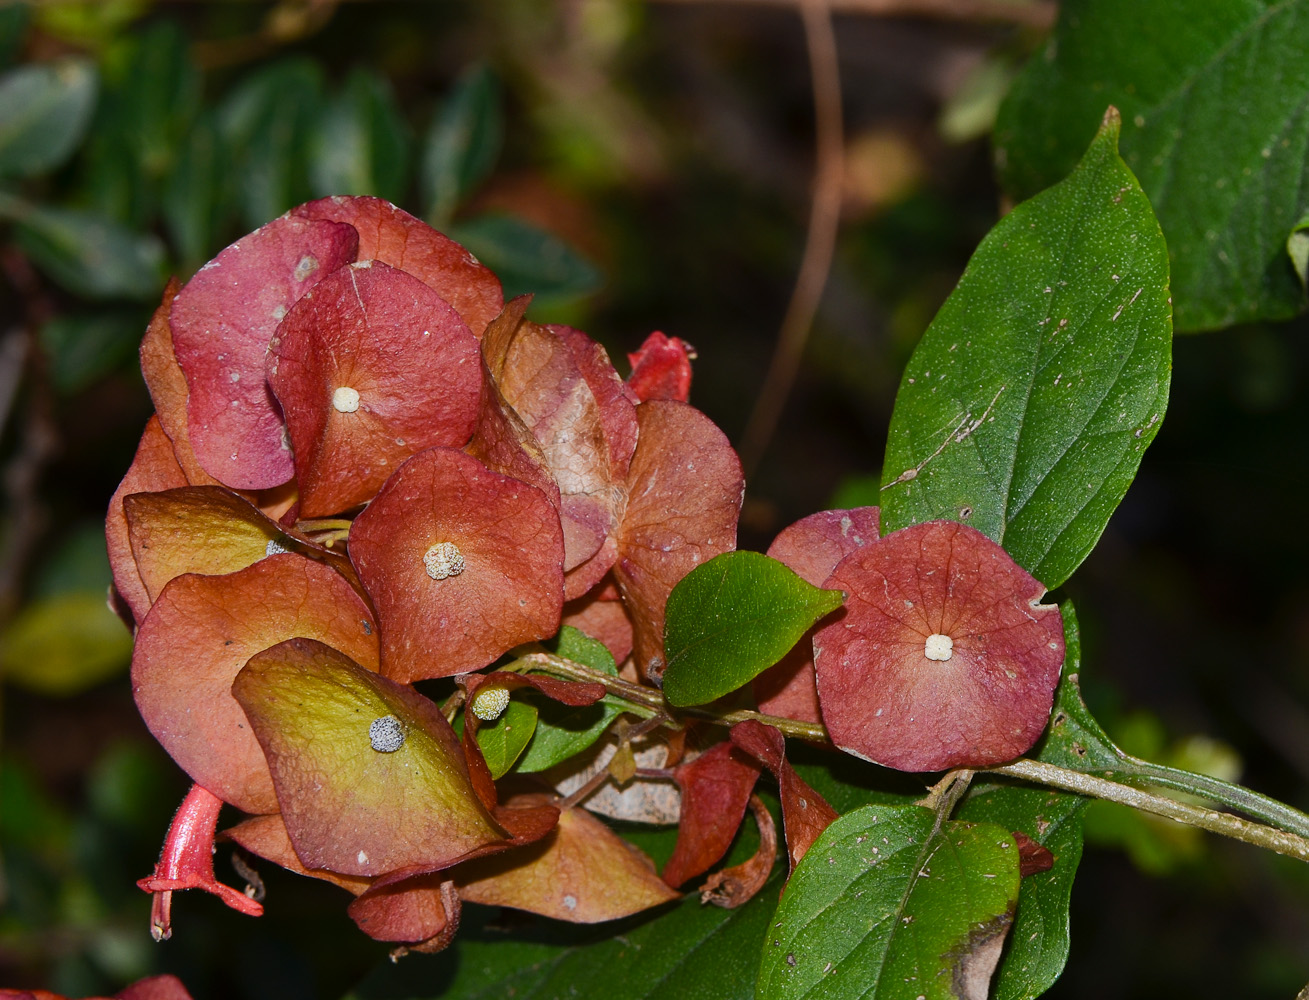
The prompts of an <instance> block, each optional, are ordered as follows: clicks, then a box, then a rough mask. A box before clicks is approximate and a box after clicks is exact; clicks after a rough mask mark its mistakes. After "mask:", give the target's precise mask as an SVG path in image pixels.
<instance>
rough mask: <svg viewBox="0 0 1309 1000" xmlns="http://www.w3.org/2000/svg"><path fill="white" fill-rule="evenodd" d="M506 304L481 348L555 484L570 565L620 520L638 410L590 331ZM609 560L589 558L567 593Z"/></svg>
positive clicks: (592, 551) (585, 585)
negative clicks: (551, 323) (542, 322)
mask: <svg viewBox="0 0 1309 1000" xmlns="http://www.w3.org/2000/svg"><path fill="white" fill-rule="evenodd" d="M510 307H513V309H514V311H513V312H511V309H510ZM510 307H506V314H507V315H506V316H504V317H502V318H501V319H500V320H498V321H497V322H496V323H495V324H493V325H492V327H491V328H488V331H487V336H486V337H485V338H484V339H483V341H482V352H483V356H484V357H485V359H486V364H487V367H488V369H489V370H490V372H491V375H492V377H493V378H494V380H495V381H496V384H497V385H498V386H499V388H500V392H501V393H502V394H503V396H504V398H505V400H506V401H507V402H508V403H509V405H510V406H512V407H513V409H514V411H515V412H516V413H517V414H518V415H519V416H520V417H522V419H523V422H524V423H525V424H526V425H527V426H528V427H529V428H530V429H531V431H532V434H533V436H534V437H535V438H536V440H537V442H538V443H539V445H540V447H541V450H542V453H543V454H544V456H545V459H546V464H547V467H548V468H549V470H550V472H551V474H552V475H553V476H554V478H555V480H556V482H558V484H559V492H560V507H559V511H560V517H561V518H562V520H563V529H564V569H565V570H572V569H574V568H576V567H578V566H580V565H581V564H582V563H584V562H586V561H588V560H590V559H592V558H593V557H594V556H595V555H596V554H597V553H598V552H599V551H600V549H601V547H602V546H603V545H604V542H605V539H606V538H608V537H609V536H610V535H611V534H612V533H613V532H614V530H615V528H616V527H617V525H618V521H619V518H620V517H621V514H622V506H623V502H624V500H625V496H624V491H623V488H622V482H623V478H624V475H625V473H626V470H627V463H628V462H629V461H630V458H631V454H632V451H631V449H632V447H633V445H634V443H635V439H636V418H635V414H634V410H633V406H632V403H631V400H630V399H629V398H628V397H627V396H626V395H625V394H623V393H622V392H621V390H620V389H619V388H618V387H617V386H616V385H615V384H614V383H615V382H616V380H617V375H616V373H615V375H614V376H613V378H612V379H610V378H608V377H607V375H606V373H605V366H606V365H607V364H608V358H607V356H605V357H603V358H602V357H601V355H600V354H597V353H596V351H595V350H592V349H591V346H590V345H591V344H592V341H591V340H590V338H589V337H587V336H586V335H585V334H583V333H580V332H579V331H576V330H572V329H569V328H567V327H545V326H538V325H537V324H535V323H532V322H530V321H528V320H525V319H521V313H520V312H519V309H518V306H517V303H511V304H510ZM515 312H518V313H519V316H520V318H519V320H518V321H517V322H516V323H515V322H514V315H515ZM597 346H598V345H597ZM601 350H602V349H601ZM608 367H609V369H610V370H612V366H611V365H609V366H608ZM613 555H616V553H610V562H612V557H613ZM609 565H610V564H609V563H606V564H604V565H602V566H592V567H591V570H590V580H589V582H586V581H582V580H579V581H578V583H577V584H576V585H575V586H574V588H573V590H572V591H570V593H569V596H570V597H580V596H581V595H582V594H583V593H585V591H586V589H589V587H590V586H591V585H592V584H593V583H594V582H595V581H596V580H598V579H599V578H600V577H601V576H603V575H604V572H605V571H607V570H608V568H609ZM574 591H575V592H574Z"/></svg>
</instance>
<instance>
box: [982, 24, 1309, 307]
mask: <svg viewBox="0 0 1309 1000" xmlns="http://www.w3.org/2000/svg"><path fill="white" fill-rule="evenodd" d="M1306 52H1309V3H1306V2H1305V0H1277V2H1272V0H1180V2H1173V3H1148V4H1140V3H1136V2H1135V0H1073V2H1069V3H1064V4H1060V17H1059V25H1058V27H1057V28H1056V30H1055V33H1054V36H1053V37H1052V38H1051V40H1050V41H1049V43H1048V45H1047V48H1046V50H1045V51H1044V52H1042V53H1039V54H1038V55H1037V56H1036V57H1035V58H1033V59H1032V60H1031V62H1030V63H1029V64H1028V66H1027V68H1026V69H1025V70H1024V71H1023V73H1022V75H1021V76H1020V77H1019V79H1018V81H1017V83H1016V84H1015V86H1014V88H1013V90H1012V91H1011V92H1010V94H1009V97H1008V99H1007V100H1006V101H1005V104H1004V106H1003V108H1002V109H1001V112H1000V119H999V123H998V125H997V128H996V135H995V145H996V163H997V167H998V169H999V173H1000V177H1001V180H1002V181H1003V183H1004V185H1005V187H1006V188H1008V189H1009V190H1010V191H1011V192H1012V193H1014V194H1016V195H1018V196H1026V195H1029V194H1031V193H1033V192H1035V191H1038V190H1040V189H1041V188H1042V187H1045V186H1046V185H1047V184H1050V183H1052V182H1053V181H1055V180H1057V179H1058V178H1059V177H1061V176H1063V174H1065V173H1066V172H1067V171H1068V169H1069V168H1070V167H1071V166H1072V165H1073V163H1074V162H1075V161H1076V159H1077V156H1078V154H1079V152H1080V150H1081V149H1082V147H1083V146H1084V145H1085V143H1086V142H1087V140H1088V139H1090V137H1091V136H1092V135H1093V134H1094V131H1095V127H1096V122H1097V121H1098V120H1099V118H1100V116H1101V115H1102V114H1104V109H1105V106H1106V105H1108V104H1113V105H1116V106H1117V107H1118V108H1119V110H1120V111H1121V112H1122V114H1123V122H1124V127H1123V144H1122V149H1123V156H1124V158H1125V159H1126V160H1127V164H1128V166H1130V167H1131V168H1132V170H1133V171H1135V173H1136V176H1137V177H1138V178H1140V181H1141V186H1142V187H1143V188H1144V189H1145V192H1146V194H1148V195H1149V196H1150V200H1151V202H1152V203H1153V205H1154V209H1155V212H1156V213H1157V214H1158V216H1159V222H1160V225H1162V226H1163V231H1164V235H1165V236H1166V237H1167V238H1168V249H1169V254H1170V256H1171V258H1172V271H1173V289H1174V293H1175V295H1176V300H1175V306H1176V315H1177V328H1178V329H1179V330H1206V329H1212V328H1214V327H1221V326H1228V325H1230V324H1232V323H1238V322H1246V321H1250V320H1254V319H1283V318H1286V317H1289V316H1293V315H1295V314H1296V313H1298V312H1299V311H1300V310H1302V309H1303V308H1304V303H1305V296H1304V289H1303V288H1302V287H1301V286H1300V285H1299V283H1298V282H1297V281H1296V280H1295V276H1294V275H1293V274H1292V273H1291V269H1290V268H1289V267H1288V266H1287V262H1286V259H1285V257H1284V256H1283V254H1282V246H1283V245H1284V243H1285V241H1286V237H1287V235H1288V234H1289V233H1290V231H1291V227H1292V226H1293V225H1294V223H1295V222H1296V220H1297V219H1299V218H1300V217H1301V216H1302V215H1303V214H1304V213H1305V211H1306V209H1309V184H1307V183H1306V179H1307V178H1309V159H1307V158H1306V144H1309V96H1306V95H1309V59H1306V58H1305V53H1306Z"/></svg>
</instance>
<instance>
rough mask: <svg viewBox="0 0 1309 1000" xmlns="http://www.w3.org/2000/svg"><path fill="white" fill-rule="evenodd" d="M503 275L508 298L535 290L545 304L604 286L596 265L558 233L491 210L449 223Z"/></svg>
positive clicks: (455, 235) (451, 230) (452, 230)
mask: <svg viewBox="0 0 1309 1000" xmlns="http://www.w3.org/2000/svg"><path fill="white" fill-rule="evenodd" d="M449 235H450V237H451V238H452V239H454V240H456V241H458V242H459V243H462V244H463V245H464V246H466V247H467V248H468V249H469V250H471V251H472V252H473V253H474V254H476V255H477V258H478V259H479V260H480V261H481V262H482V263H483V264H485V265H486V266H487V267H489V268H490V269H491V270H492V271H494V272H495V273H496V275H497V276H498V277H499V278H500V283H501V284H502V285H503V286H504V294H505V298H506V299H511V298H513V297H514V296H515V295H524V294H526V293H528V292H531V293H532V294H534V295H535V296H536V297H537V298H536V302H535V304H536V305H537V307H538V308H539V307H540V306H541V303H542V301H545V302H547V303H552V302H558V301H560V300H568V299H575V298H578V297H580V296H582V295H587V294H589V293H591V292H594V291H595V290H596V289H597V288H599V287H600V282H601V278H600V272H599V271H598V270H596V267H595V265H594V264H592V263H591V262H590V261H589V260H587V259H586V258H585V257H583V256H582V255H581V254H579V253H578V252H577V251H576V250H574V249H573V248H572V247H571V246H569V245H568V244H567V243H565V242H564V241H563V240H561V239H560V238H559V237H558V236H555V235H554V234H553V233H550V232H547V231H546V230H544V229H541V228H539V227H537V226H534V225H533V224H532V223H530V222H527V221H525V220H523V219H519V218H517V217H515V216H511V215H500V214H498V213H497V214H487V215H479V216H478V217H477V218H474V219H469V220H467V221H466V222H460V223H458V224H457V225H452V226H450V227H449Z"/></svg>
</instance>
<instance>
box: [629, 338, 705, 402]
mask: <svg viewBox="0 0 1309 1000" xmlns="http://www.w3.org/2000/svg"><path fill="white" fill-rule="evenodd" d="M693 360H695V348H694V347H692V346H691V345H690V344H688V343H687V342H686V341H684V340H682V339H681V338H680V337H669V336H667V335H666V334H664V333H662V332H660V331H659V330H656V331H655V332H654V333H652V334H650V336H648V337H646V338H645V342H644V343H643V344H642V345H641V346H640V348H638V349H637V350H636V351H635V352H634V353H631V354H628V355H627V361H628V363H629V364H630V365H631V366H632V373H631V374H630V375H628V376H627V386H628V388H629V389H630V390H631V391H632V393H633V394H634V395H635V396H636V398H637V399H639V400H641V401H642V402H645V401H646V400H647V399H672V400H676V401H677V402H679V403H685V402H686V401H687V400H688V399H690V398H691V362H692V361H693Z"/></svg>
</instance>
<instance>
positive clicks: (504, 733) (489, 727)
mask: <svg viewBox="0 0 1309 1000" xmlns="http://www.w3.org/2000/svg"><path fill="white" fill-rule="evenodd" d="M535 730H536V706H535V705H529V704H527V702H525V701H516V700H511V701H510V702H509V707H508V708H506V709H505V710H504V714H503V715H501V716H500V718H498V719H496V720H495V721H494V722H484V723H482V726H481V728H480V729H478V730H477V745H478V746H479V747H481V748H482V756H483V757H485V758H486V766H487V767H488V768H490V769H491V777H492V778H502V777H504V775H506V774H508V773H509V769H510V768H511V767H513V766H514V761H516V760H517V759H518V757H519V755H520V754H521V753H522V752H523V750H524V749H525V748H526V747H527V744H528V743H529V742H530V741H531V739H532V733H533V732H534V731H535Z"/></svg>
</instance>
